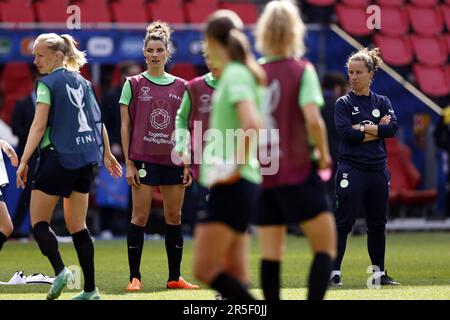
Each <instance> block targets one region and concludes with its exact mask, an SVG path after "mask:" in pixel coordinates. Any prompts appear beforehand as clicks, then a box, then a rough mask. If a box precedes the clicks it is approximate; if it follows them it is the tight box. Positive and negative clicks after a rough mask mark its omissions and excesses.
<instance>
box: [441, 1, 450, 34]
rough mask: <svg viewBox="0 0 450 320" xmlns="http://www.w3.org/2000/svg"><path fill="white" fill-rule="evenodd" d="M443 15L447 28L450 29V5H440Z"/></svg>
mask: <svg viewBox="0 0 450 320" xmlns="http://www.w3.org/2000/svg"><path fill="white" fill-rule="evenodd" d="M440 10H441V13H442V17H443V19H444V23H445V26H446V27H447V30H448V31H450V5H444V6H440Z"/></svg>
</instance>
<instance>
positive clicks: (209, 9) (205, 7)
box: [184, 0, 219, 23]
mask: <svg viewBox="0 0 450 320" xmlns="http://www.w3.org/2000/svg"><path fill="white" fill-rule="evenodd" d="M218 8H219V4H218V1H217V0H211V1H206V0H203V1H202V0H194V1H191V2H187V3H186V4H185V5H184V9H185V13H186V20H187V22H190V23H204V22H205V20H206V18H207V17H208V16H209V15H210V14H211V13H213V12H214V11H215V10H217V9H218Z"/></svg>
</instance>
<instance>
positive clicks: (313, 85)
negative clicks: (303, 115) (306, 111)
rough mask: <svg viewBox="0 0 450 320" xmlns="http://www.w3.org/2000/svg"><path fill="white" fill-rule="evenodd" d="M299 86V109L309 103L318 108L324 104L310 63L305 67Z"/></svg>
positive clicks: (315, 73) (320, 89) (317, 78)
mask: <svg viewBox="0 0 450 320" xmlns="http://www.w3.org/2000/svg"><path fill="white" fill-rule="evenodd" d="M300 86H301V87H300V92H299V100H298V101H299V105H300V107H303V106H306V105H307V104H311V103H314V104H317V105H318V106H319V107H322V106H323V105H324V104H325V101H324V99H323V93H322V88H321V86H320V81H319V77H318V76H317V72H316V70H315V69H314V66H313V65H312V64H311V63H308V64H307V65H306V66H305V69H304V71H303V76H302V81H301V85H300Z"/></svg>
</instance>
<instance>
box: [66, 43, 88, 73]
mask: <svg viewBox="0 0 450 320" xmlns="http://www.w3.org/2000/svg"><path fill="white" fill-rule="evenodd" d="M61 38H62V39H63V40H64V44H65V47H66V52H65V54H64V64H65V66H66V68H67V69H68V70H72V71H80V69H81V67H82V66H84V65H85V64H86V63H87V60H86V53H85V52H83V51H80V50H78V48H77V47H76V45H77V42H76V41H75V40H74V39H73V37H72V36H71V35H70V34H62V35H61Z"/></svg>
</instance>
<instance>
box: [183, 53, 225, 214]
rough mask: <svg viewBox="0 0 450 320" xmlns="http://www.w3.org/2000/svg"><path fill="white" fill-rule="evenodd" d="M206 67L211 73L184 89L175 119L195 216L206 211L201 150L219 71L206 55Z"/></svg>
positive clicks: (190, 83) (194, 80)
mask: <svg viewBox="0 0 450 320" xmlns="http://www.w3.org/2000/svg"><path fill="white" fill-rule="evenodd" d="M204 56H205V62H206V66H207V67H208V69H209V70H210V72H208V73H207V74H205V75H203V76H201V77H197V78H195V79H192V80H191V81H189V82H188V84H187V86H186V91H185V92H184V95H183V100H182V101H181V106H180V109H178V112H177V116H176V119H175V127H176V132H177V133H176V146H175V148H176V152H177V154H179V155H181V158H182V159H186V162H187V163H186V164H187V165H189V164H190V167H191V173H192V178H193V180H192V186H191V194H192V201H193V202H195V203H194V206H193V207H194V210H195V213H197V212H198V211H200V212H202V211H206V209H207V207H206V204H207V197H208V194H209V190H208V188H206V187H204V186H202V185H200V184H199V183H198V178H199V170H200V162H201V158H202V150H203V147H204V143H203V142H204V140H203V137H204V134H205V132H206V130H207V129H208V127H209V116H210V112H211V97H212V94H213V91H214V90H215V89H216V86H217V79H218V76H219V72H218V70H217V69H216V68H213V67H212V66H211V61H210V59H209V58H208V56H207V55H206V54H205V55H204Z"/></svg>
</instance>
